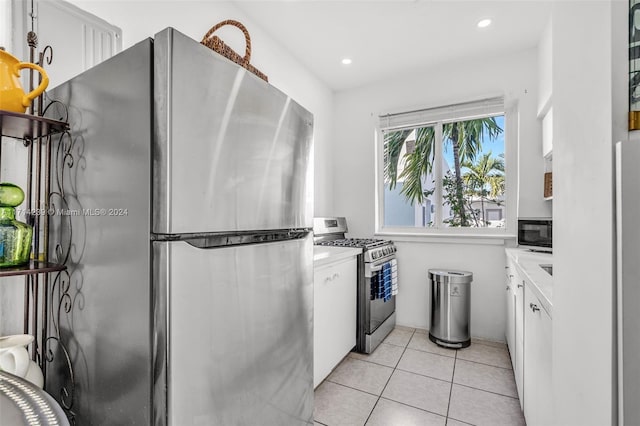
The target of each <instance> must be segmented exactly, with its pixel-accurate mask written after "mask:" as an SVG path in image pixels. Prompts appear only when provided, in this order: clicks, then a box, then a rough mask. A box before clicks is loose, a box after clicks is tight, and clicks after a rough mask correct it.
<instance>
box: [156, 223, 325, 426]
mask: <svg viewBox="0 0 640 426" xmlns="http://www.w3.org/2000/svg"><path fill="white" fill-rule="evenodd" d="M153 248H154V250H153V252H154V274H155V276H156V279H155V285H156V289H157V291H156V294H155V301H154V311H155V315H156V318H155V339H154V341H155V342H156V343H155V347H156V350H155V353H154V358H155V366H156V368H155V370H156V371H155V384H154V399H155V404H154V405H155V410H156V412H155V417H156V419H155V424H169V425H186V424H189V425H249V424H256V423H259V424H264V425H296V424H307V423H311V422H312V421H313V419H312V417H313V334H312V315H313V312H312V308H313V246H312V238H311V236H310V235H308V236H307V237H305V238H303V239H299V240H291V241H286V242H270V243H263V244H255V245H241V246H233V247H224V248H212V249H202V248H196V247H193V246H191V245H190V244H189V243H187V242H183V241H176V242H154V243H153ZM165 295H166V297H165ZM165 388H166V389H167V393H166V394H165V393H164V389H165ZM163 406H164V407H163ZM165 416H166V423H164V422H163V419H164V418H165Z"/></svg>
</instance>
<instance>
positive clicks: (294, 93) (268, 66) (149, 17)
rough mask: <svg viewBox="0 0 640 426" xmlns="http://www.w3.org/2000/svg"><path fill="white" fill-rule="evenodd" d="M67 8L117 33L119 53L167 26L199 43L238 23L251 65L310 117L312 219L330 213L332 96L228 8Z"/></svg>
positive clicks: (139, 4) (240, 45)
mask: <svg viewBox="0 0 640 426" xmlns="http://www.w3.org/2000/svg"><path fill="white" fill-rule="evenodd" d="M71 3H73V4H75V5H76V6H78V7H80V8H82V9H85V10H87V11H88V12H91V13H93V14H95V15H97V16H99V17H100V18H102V19H104V20H106V21H107V22H109V23H111V24H113V25H116V26H118V27H120V28H121V29H122V35H123V43H122V45H123V49H126V48H127V47H129V46H131V45H133V44H135V43H137V42H138V41H140V40H142V39H144V38H146V37H153V35H154V34H155V33H157V32H159V31H161V30H163V29H164V28H166V27H169V26H171V27H174V28H175V29H177V30H178V31H180V32H182V33H184V34H186V35H188V36H190V37H192V38H194V39H196V40H198V41H200V40H201V39H202V37H203V36H204V35H205V34H206V33H207V31H208V30H209V29H210V28H211V27H212V26H213V25H214V24H216V23H218V22H219V21H222V20H225V19H235V20H238V21H240V22H242V23H243V24H244V25H245V26H246V27H247V29H248V30H249V32H250V34H251V43H252V56H251V63H252V64H253V65H254V66H255V67H256V68H258V69H260V70H261V71H262V72H264V73H265V74H267V75H268V76H269V82H270V83H271V84H272V85H274V86H276V87H277V88H279V89H280V90H282V91H283V92H285V93H287V94H288V95H289V96H291V97H292V98H293V99H294V100H296V101H297V102H298V103H300V104H301V105H302V106H304V107H305V108H307V109H308V110H309V111H311V112H312V113H313V115H314V121H315V125H314V143H315V149H314V156H315V165H316V169H315V173H314V178H315V187H314V199H315V214H316V215H328V214H331V213H332V211H333V205H332V202H333V198H332V193H331V189H332V186H333V180H332V177H333V173H332V167H331V165H332V163H331V161H330V160H329V157H330V151H329V149H330V136H331V129H332V126H333V110H332V102H333V93H332V91H331V90H330V89H329V88H328V87H326V86H325V85H324V84H323V83H322V82H320V80H318V79H317V78H316V77H315V76H314V75H313V73H312V72H310V71H309V70H308V69H306V68H304V67H303V66H302V65H301V64H300V63H299V62H298V61H297V60H296V59H295V58H294V57H293V56H291V55H290V54H289V52H288V51H286V50H285V49H284V48H283V47H282V46H281V45H279V44H278V43H277V42H275V41H274V40H273V39H271V38H270V37H269V36H268V35H267V34H266V33H265V32H264V31H263V30H262V29H261V28H260V25H259V23H257V22H254V21H252V20H250V19H249V18H248V17H247V16H246V15H244V13H243V12H242V11H241V10H240V9H239V8H238V7H237V6H236V5H234V4H233V2H227V1H215V2H204V1H176V0H171V1H159V2H150V1H127V2H114V1H105V0H94V1H87V0H72V1H71ZM220 31H221V33H218V32H216V34H217V35H220V37H221V38H222V39H223V40H225V42H227V43H228V44H229V45H230V46H231V47H232V48H233V49H234V50H236V51H237V52H238V53H240V54H244V37H243V36H242V33H241V32H240V31H239V30H237V31H236V30H235V29H234V28H227V27H225V28H224V29H222V30H220ZM211 78H213V76H212V77H211Z"/></svg>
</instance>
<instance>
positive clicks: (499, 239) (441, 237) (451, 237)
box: [374, 231, 516, 245]
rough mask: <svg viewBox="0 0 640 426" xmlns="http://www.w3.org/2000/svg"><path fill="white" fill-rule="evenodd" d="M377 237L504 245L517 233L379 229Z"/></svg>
mask: <svg viewBox="0 0 640 426" xmlns="http://www.w3.org/2000/svg"><path fill="white" fill-rule="evenodd" d="M374 235H375V236H376V237H382V238H387V239H390V240H394V241H402V242H410V243H438V244H480V245H504V243H505V241H507V240H515V239H516V235H515V234H509V233H498V234H496V233H486V234H484V233H483V234H480V233H478V234H470V233H466V234H465V233H449V232H429V233H427V232H424V233H418V232H401V231H378V232H376V233H375V234H374Z"/></svg>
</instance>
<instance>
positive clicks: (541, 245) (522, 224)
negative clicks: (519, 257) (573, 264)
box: [518, 218, 552, 252]
mask: <svg viewBox="0 0 640 426" xmlns="http://www.w3.org/2000/svg"><path fill="white" fill-rule="evenodd" d="M551 231H552V221H551V219H546V218H518V247H522V248H528V249H530V250H534V251H546V252H551V251H552V244H551V243H552V232H551Z"/></svg>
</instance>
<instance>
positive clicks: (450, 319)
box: [429, 269, 473, 348]
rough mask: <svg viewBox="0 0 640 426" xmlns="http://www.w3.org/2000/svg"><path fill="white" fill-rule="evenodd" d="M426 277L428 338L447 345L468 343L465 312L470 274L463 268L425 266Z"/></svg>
mask: <svg viewBox="0 0 640 426" xmlns="http://www.w3.org/2000/svg"><path fill="white" fill-rule="evenodd" d="M429 281H430V287H431V327H430V328H429V339H430V340H431V341H432V342H434V343H436V344H438V345H440V346H444V347H447V348H466V347H467V346H469V345H470V344H471V335H470V333H469V316H470V311H471V281H473V274H472V273H471V272H466V271H451V270H447V269H429Z"/></svg>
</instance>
